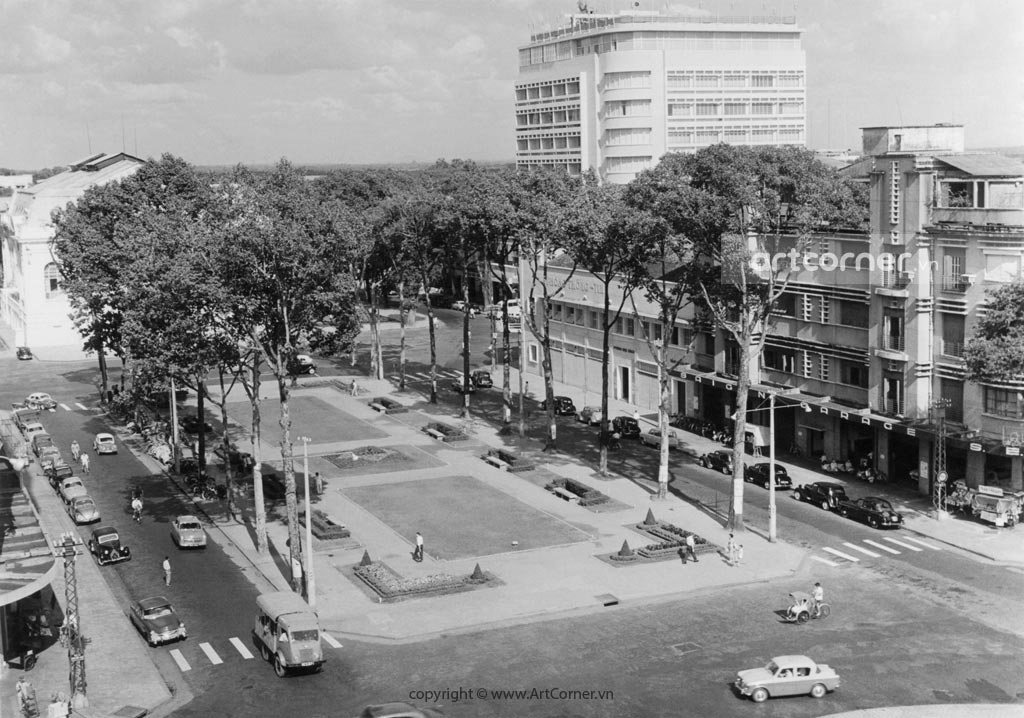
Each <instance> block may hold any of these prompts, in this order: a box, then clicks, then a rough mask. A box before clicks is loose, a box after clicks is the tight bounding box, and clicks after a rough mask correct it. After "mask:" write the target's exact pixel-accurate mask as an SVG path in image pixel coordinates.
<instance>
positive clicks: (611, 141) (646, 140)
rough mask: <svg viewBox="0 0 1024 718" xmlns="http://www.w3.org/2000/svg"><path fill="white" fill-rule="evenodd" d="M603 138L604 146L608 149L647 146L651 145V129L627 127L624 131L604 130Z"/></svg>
mask: <svg viewBox="0 0 1024 718" xmlns="http://www.w3.org/2000/svg"><path fill="white" fill-rule="evenodd" d="M604 137H605V144H606V145H607V146H608V147H622V146H623V145H649V144H651V129H650V128H649V127H627V128H624V129H616V130H605V133H604Z"/></svg>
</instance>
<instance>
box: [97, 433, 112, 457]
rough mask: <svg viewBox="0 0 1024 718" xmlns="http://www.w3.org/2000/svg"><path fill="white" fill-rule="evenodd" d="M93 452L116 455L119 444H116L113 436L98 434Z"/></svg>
mask: <svg viewBox="0 0 1024 718" xmlns="http://www.w3.org/2000/svg"><path fill="white" fill-rule="evenodd" d="M92 450H93V451H95V452H96V453H97V454H116V453H117V444H116V443H115V442H114V435H113V434H96V438H95V439H93V440H92Z"/></svg>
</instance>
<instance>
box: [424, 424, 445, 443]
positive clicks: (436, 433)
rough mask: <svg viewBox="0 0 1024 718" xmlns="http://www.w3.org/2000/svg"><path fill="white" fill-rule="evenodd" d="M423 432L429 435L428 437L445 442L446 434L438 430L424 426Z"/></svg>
mask: <svg viewBox="0 0 1024 718" xmlns="http://www.w3.org/2000/svg"><path fill="white" fill-rule="evenodd" d="M423 431H424V432H425V433H426V434H427V436H432V437H433V438H435V439H437V440H438V441H444V434H443V433H441V432H440V431H438V430H437V429H434V428H431V427H429V426H424V427H423Z"/></svg>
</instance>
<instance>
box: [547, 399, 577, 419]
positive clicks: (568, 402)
mask: <svg viewBox="0 0 1024 718" xmlns="http://www.w3.org/2000/svg"><path fill="white" fill-rule="evenodd" d="M554 403H555V414H557V415H558V416H572V415H573V414H575V413H576V405H575V404H573V403H572V399H570V398H569V397H567V396H556V397H555V402H554ZM540 408H541V409H543V410H544V411H547V408H548V400H547V399H545V400H544V401H542V402H541V403H540Z"/></svg>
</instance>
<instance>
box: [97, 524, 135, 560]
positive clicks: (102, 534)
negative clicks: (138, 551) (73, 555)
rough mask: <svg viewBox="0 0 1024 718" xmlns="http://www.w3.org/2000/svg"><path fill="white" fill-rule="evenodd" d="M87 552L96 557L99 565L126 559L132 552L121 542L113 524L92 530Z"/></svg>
mask: <svg viewBox="0 0 1024 718" xmlns="http://www.w3.org/2000/svg"><path fill="white" fill-rule="evenodd" d="M89 553H91V554H92V555H93V556H94V557H95V558H96V563H98V564H99V565H100V566H106V565H107V564H108V563H118V562H120V561H127V560H128V559H130V558H131V557H132V552H131V551H130V550H129V549H128V547H127V546H125V545H124V544H122V543H121V536H120V535H119V534H118V533H117V529H115V528H114V527H113V526H100V527H99V528H95V529H93V530H92V538H90V539H89Z"/></svg>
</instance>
